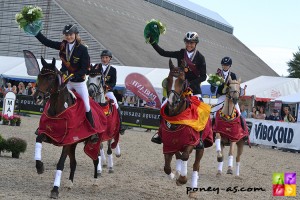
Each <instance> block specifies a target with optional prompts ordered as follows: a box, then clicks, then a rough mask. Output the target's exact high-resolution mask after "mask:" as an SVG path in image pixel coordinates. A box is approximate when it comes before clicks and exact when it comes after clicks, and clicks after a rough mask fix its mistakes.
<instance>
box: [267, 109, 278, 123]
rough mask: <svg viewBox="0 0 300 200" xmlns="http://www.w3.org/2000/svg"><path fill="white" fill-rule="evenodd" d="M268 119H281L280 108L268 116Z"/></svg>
mask: <svg viewBox="0 0 300 200" xmlns="http://www.w3.org/2000/svg"><path fill="white" fill-rule="evenodd" d="M267 120H272V121H281V117H280V116H279V112H278V110H276V109H274V110H273V112H272V114H271V115H270V116H269V117H268V118H267Z"/></svg>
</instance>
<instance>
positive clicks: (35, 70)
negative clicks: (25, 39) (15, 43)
mask: <svg viewBox="0 0 300 200" xmlns="http://www.w3.org/2000/svg"><path fill="white" fill-rule="evenodd" d="M23 53H24V59H25V65H26V68H27V74H28V75H30V76H37V75H39V73H40V67H39V64H38V62H37V60H36V58H35V56H34V55H33V53H32V52H31V51H28V50H23Z"/></svg>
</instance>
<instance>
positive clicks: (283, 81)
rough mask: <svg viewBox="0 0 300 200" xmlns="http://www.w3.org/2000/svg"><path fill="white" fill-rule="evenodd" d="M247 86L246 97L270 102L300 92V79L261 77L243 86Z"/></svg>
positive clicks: (242, 85)
mask: <svg viewBox="0 0 300 200" xmlns="http://www.w3.org/2000/svg"><path fill="white" fill-rule="evenodd" d="M245 85H247V89H246V95H245V96H250V97H251V96H254V97H255V99H256V101H269V100H271V99H276V98H278V97H281V96H287V95H291V94H295V93H299V92H300V79H298V78H285V77H274V76H259V77H257V78H255V79H252V80H249V81H247V82H244V83H242V84H241V87H242V88H244V86H245Z"/></svg>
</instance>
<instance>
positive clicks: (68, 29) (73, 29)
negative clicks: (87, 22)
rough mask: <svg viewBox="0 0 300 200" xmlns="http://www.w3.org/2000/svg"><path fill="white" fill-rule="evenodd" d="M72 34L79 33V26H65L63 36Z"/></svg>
mask: <svg viewBox="0 0 300 200" xmlns="http://www.w3.org/2000/svg"><path fill="white" fill-rule="evenodd" d="M72 33H75V34H77V33H79V31H78V29H77V26H76V25H75V24H68V25H66V26H65V28H64V30H63V34H72Z"/></svg>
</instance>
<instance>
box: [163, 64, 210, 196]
mask: <svg viewBox="0 0 300 200" xmlns="http://www.w3.org/2000/svg"><path fill="white" fill-rule="evenodd" d="M169 67H170V72H169V75H168V78H167V94H168V100H167V103H166V104H165V105H163V107H162V108H161V115H162V120H161V124H160V128H159V135H160V136H161V138H162V142H163V153H164V158H165V165H164V172H165V173H166V174H167V175H168V176H169V177H170V178H171V179H173V178H174V177H175V175H174V173H173V172H172V169H171V161H172V157H173V155H174V154H175V156H176V184H177V185H183V184H185V183H186V182H187V162H188V159H189V157H190V154H191V153H192V151H193V149H194V147H195V146H196V145H197V144H198V143H199V142H200V133H199V132H200V131H203V130H204V131H205V133H203V134H202V139H203V142H204V144H205V147H210V146H211V145H212V144H213V136H212V130H211V126H210V123H209V122H210V119H209V114H210V106H208V105H207V104H205V103H203V102H201V101H200V100H199V99H198V97H196V96H191V95H190V94H191V90H190V89H189V88H188V82H187V80H186V79H185V73H184V68H183V67H182V66H179V67H175V66H174V65H173V63H172V61H171V59H170V61H169ZM194 105H196V108H198V107H199V106H200V105H201V106H202V110H201V111H199V112H198V116H197V117H198V118H197V119H193V120H194V122H195V123H196V125H197V126H198V124H202V125H201V126H202V128H200V129H197V131H196V130H195V129H194V127H192V126H190V125H187V123H188V122H184V123H182V121H183V120H187V121H189V120H190V119H191V118H190V117H191V116H188V115H185V117H183V118H181V119H180V120H178V121H181V123H180V122H179V123H177V122H176V119H178V118H177V117H178V116H181V114H184V113H195V112H194V111H195V110H193V111H191V108H192V107H193V108H195V107H194ZM200 115H201V116H200ZM172 119H175V120H174V121H172ZM199 120H200V121H199ZM202 120H203V121H202ZM203 153H204V149H199V150H196V152H195V161H194V164H193V173H192V180H191V188H197V185H198V179H199V176H198V173H199V169H200V160H201V158H202V156H203ZM189 195H190V197H193V196H194V195H195V193H192V192H190V193H189Z"/></svg>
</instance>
